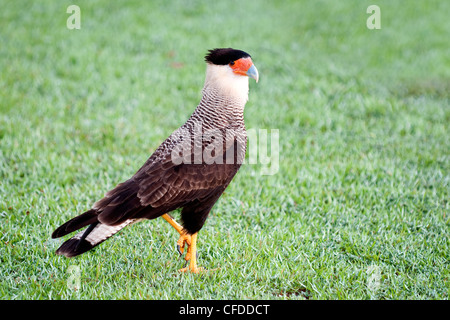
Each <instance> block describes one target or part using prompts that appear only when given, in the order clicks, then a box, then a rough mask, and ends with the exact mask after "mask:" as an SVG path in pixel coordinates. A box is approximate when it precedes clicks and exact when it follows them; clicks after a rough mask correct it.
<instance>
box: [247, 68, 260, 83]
mask: <svg viewBox="0 0 450 320" xmlns="http://www.w3.org/2000/svg"><path fill="white" fill-rule="evenodd" d="M247 76H248V77H249V78H253V79H255V80H256V83H258V79H259V73H258V69H256V67H255V65H254V64H252V65H251V67H250V68H248V70H247Z"/></svg>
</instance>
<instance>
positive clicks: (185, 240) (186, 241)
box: [177, 232, 192, 260]
mask: <svg viewBox="0 0 450 320" xmlns="http://www.w3.org/2000/svg"><path fill="white" fill-rule="evenodd" d="M191 243H192V235H190V234H187V233H184V232H183V233H180V238H179V239H178V241H177V251H178V253H179V254H180V256H182V255H183V252H184V247H185V246H186V245H187V247H188V248H187V253H186V258H185V259H186V260H189V259H190V252H189V251H190V250H189V248H190V247H191ZM188 255H189V258H188Z"/></svg>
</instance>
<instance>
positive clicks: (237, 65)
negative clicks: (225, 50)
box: [230, 58, 253, 76]
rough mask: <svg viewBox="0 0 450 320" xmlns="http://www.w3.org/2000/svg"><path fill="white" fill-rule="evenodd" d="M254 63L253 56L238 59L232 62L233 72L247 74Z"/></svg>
mask: <svg viewBox="0 0 450 320" xmlns="http://www.w3.org/2000/svg"><path fill="white" fill-rule="evenodd" d="M252 65H253V61H252V59H251V58H241V59H238V60H236V61H234V64H233V62H232V63H230V67H231V69H233V72H234V73H236V74H239V75H241V76H246V75H247V71H248V69H250V67H251V66H252Z"/></svg>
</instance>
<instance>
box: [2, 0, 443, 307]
mask: <svg viewBox="0 0 450 320" xmlns="http://www.w3.org/2000/svg"><path fill="white" fill-rule="evenodd" d="M71 4H76V5H78V6H79V7H80V9H81V29H79V30H77V29H73V30H69V29H68V28H67V27H66V20H67V19H68V18H69V16H70V14H69V13H66V9H67V7H68V6H69V5H71ZM372 4H376V5H378V6H379V7H380V9H381V29H378V30H377V29H374V30H371V29H368V28H367V26H366V20H367V19H368V18H369V16H370V14H368V13H366V10H367V7H368V6H369V5H372ZM1 7H2V9H1V13H0V43H1V45H0V70H1V71H0V72H1V75H0V225H1V229H0V230H1V233H0V259H1V261H0V298H1V299H448V298H449V292H450V280H449V278H450V261H449V260H450V237H449V236H450V212H449V208H450V204H449V198H450V192H449V182H450V130H449V124H450V46H449V45H448V31H449V30H450V20H449V19H448V12H450V2H448V1H441V0H433V1H407V2H405V1H387V0H377V1H347V0H346V1H339V2H338V1H331V0H330V1H308V2H307V1H262V0H261V1H221V2H218V1H217V2H212V1H209V2H207V1H142V2H141V1H123V2H121V3H119V2H114V3H113V2H111V1H100V0H98V1H87V0H79V1H76V2H75V1H35V2H32V1H24V0H23V1H22V0H21V1H8V2H6V1H2V5H1ZM229 46H231V47H234V48H238V49H242V50H245V51H247V52H249V53H250V54H251V55H252V57H253V60H254V62H255V65H256V66H257V68H258V70H259V73H260V81H259V83H258V84H256V83H255V82H254V81H251V82H250V96H249V102H248V103H247V106H246V110H245V118H246V126H247V128H248V129H255V130H259V129H267V130H271V129H278V130H279V150H280V151H279V155H278V160H279V168H278V170H277V171H276V172H275V173H274V174H272V175H264V174H262V171H263V170H262V169H263V165H262V164H261V163H259V162H258V163H257V164H246V165H244V166H243V167H242V168H241V170H240V171H239V173H238V174H237V176H236V177H235V179H234V180H233V182H232V183H231V185H230V186H229V188H228V189H227V190H226V193H225V194H224V195H223V197H222V198H221V199H220V200H219V201H218V203H217V204H216V205H215V207H214V208H213V210H212V212H211V214H210V217H209V218H208V220H207V222H206V224H205V226H204V228H203V229H202V230H201V231H200V233H199V241H198V246H199V265H200V266H203V267H206V268H207V269H209V271H208V272H205V273H203V274H200V275H193V274H181V273H179V272H177V270H178V269H179V268H181V267H182V265H183V261H182V260H180V259H178V253H177V252H176V250H175V245H176V240H177V239H178V234H176V232H175V230H173V229H172V228H171V227H170V226H169V225H168V224H167V223H166V222H165V221H164V220H162V219H157V220H152V221H145V222H141V223H139V224H136V225H132V226H130V227H128V228H126V229H125V230H123V231H122V232H120V233H119V234H117V235H116V236H115V237H113V238H111V239H110V240H108V241H107V242H105V243H103V244H102V245H100V246H99V247H97V248H96V249H95V250H93V251H90V252H88V253H86V254H84V255H82V256H80V257H77V258H73V259H67V258H64V257H61V256H56V255H55V254H54V251H55V249H56V248H57V247H58V246H59V245H60V244H61V243H62V240H52V239H50V235H51V233H52V231H53V230H54V229H55V228H56V227H57V226H59V225H60V224H62V223H63V222H65V221H66V220H68V219H69V218H71V217H73V216H75V215H76V214H79V213H81V212H83V211H85V210H87V209H89V208H90V206H91V205H92V204H93V203H94V202H95V201H96V200H98V199H99V198H100V197H102V196H103V195H104V193H105V192H106V191H108V190H109V189H110V188H112V187H114V186H115V185H116V184H118V183H119V182H121V181H124V180H125V179H127V178H128V177H130V176H131V175H132V174H133V173H134V172H135V171H136V170H137V169H138V168H139V167H140V166H141V165H142V164H143V163H144V162H145V160H146V159H147V158H148V156H149V155H150V154H151V153H152V151H153V150H155V148H156V147H157V146H158V145H159V144H160V143H161V142H162V141H163V140H164V139H165V138H166V137H167V136H168V135H169V134H170V133H171V132H172V131H173V130H175V129H176V128H177V127H178V126H180V125H181V124H182V123H184V121H185V120H186V119H187V118H188V117H189V115H190V114H191V113H192V111H193V110H194V108H195V107H196V105H197V103H198V101H199V99H200V96H201V93H200V91H201V88H202V85H203V81H204V74H205V63H204V61H203V57H204V55H205V53H206V51H207V50H208V49H211V48H216V47H229ZM250 147H252V146H250ZM71 270H75V271H76V272H74V273H73V272H71ZM74 275H75V278H74ZM73 279H76V280H79V288H78V289H77V290H74V288H73Z"/></svg>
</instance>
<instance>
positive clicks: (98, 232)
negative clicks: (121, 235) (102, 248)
mask: <svg viewBox="0 0 450 320" xmlns="http://www.w3.org/2000/svg"><path fill="white" fill-rule="evenodd" d="M136 221H137V220H136V219H129V220H126V221H124V222H123V223H121V224H119V225H117V226H108V225H106V224H103V223H99V222H95V223H93V224H91V225H90V226H89V227H88V228H87V229H86V230H84V231H81V232H79V233H77V234H76V235H75V236H73V237H72V238H70V239H69V240H67V241H66V242H64V243H63V244H62V245H61V247H59V248H58V250H56V254H60V255H64V256H66V257H68V258H70V257H75V256H77V255H80V254H82V253H84V252H86V251H88V250H91V249H92V248H94V247H96V246H98V245H99V244H100V243H102V242H103V241H105V240H106V239H108V238H110V237H111V236H113V235H114V234H116V233H117V232H119V231H120V230H121V229H123V228H125V227H126V226H127V225H129V224H131V223H133V222H136Z"/></svg>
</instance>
